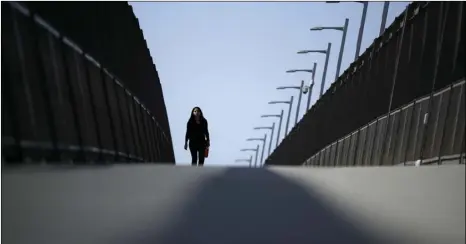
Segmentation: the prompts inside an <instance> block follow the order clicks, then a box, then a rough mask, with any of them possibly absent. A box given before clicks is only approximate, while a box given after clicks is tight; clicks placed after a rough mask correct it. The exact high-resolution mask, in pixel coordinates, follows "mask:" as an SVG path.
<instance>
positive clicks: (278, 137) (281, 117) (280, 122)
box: [275, 109, 283, 148]
mask: <svg viewBox="0 0 466 244" xmlns="http://www.w3.org/2000/svg"><path fill="white" fill-rule="evenodd" d="M282 120H283V109H282V112H281V114H280V120H279V122H278V131H277V144H276V145H275V148H277V147H278V142H279V141H280V130H281V128H282Z"/></svg>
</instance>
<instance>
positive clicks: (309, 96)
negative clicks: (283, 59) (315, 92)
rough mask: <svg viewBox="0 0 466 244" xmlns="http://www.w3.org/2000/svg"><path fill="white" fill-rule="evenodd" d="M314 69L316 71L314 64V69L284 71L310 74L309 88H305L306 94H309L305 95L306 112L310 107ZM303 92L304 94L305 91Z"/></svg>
mask: <svg viewBox="0 0 466 244" xmlns="http://www.w3.org/2000/svg"><path fill="white" fill-rule="evenodd" d="M316 69H317V63H316V62H314V67H313V68H312V69H292V70H288V71H286V73H296V72H309V73H312V78H311V83H310V84H309V86H306V88H307V92H309V94H308V95H307V106H306V111H308V110H309V108H310V106H311V96H312V88H313V87H314V77H315V75H316ZM303 92H305V90H304V91H303Z"/></svg>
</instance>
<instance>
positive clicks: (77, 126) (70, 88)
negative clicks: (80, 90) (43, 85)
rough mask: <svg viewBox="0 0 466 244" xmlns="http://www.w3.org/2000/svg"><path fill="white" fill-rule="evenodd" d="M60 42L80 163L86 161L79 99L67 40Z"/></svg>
mask: <svg viewBox="0 0 466 244" xmlns="http://www.w3.org/2000/svg"><path fill="white" fill-rule="evenodd" d="M59 41H60V47H61V50H60V52H61V56H62V62H63V72H64V76H65V81H66V83H67V85H68V99H69V102H70V104H71V111H72V113H73V119H74V121H73V124H74V127H75V130H76V134H77V135H76V136H77V137H78V145H79V153H78V158H77V160H78V161H81V160H84V158H85V156H84V150H83V138H82V132H81V125H80V119H79V118H78V109H77V99H76V96H75V93H74V91H73V85H72V82H71V77H70V71H69V69H68V65H67V61H66V54H65V49H66V47H65V42H64V41H65V40H64V38H63V36H60V37H59Z"/></svg>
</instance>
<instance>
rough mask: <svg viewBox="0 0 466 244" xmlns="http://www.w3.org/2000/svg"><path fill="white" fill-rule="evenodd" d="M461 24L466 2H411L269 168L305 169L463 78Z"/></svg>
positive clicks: (316, 107)
mask: <svg viewBox="0 0 466 244" xmlns="http://www.w3.org/2000/svg"><path fill="white" fill-rule="evenodd" d="M463 23H464V14H463V2H413V3H412V4H410V5H409V7H408V8H407V10H406V11H405V12H403V13H402V14H401V15H400V16H399V17H397V18H396V19H395V21H394V22H393V23H392V24H391V26H390V27H389V28H387V29H386V30H385V32H384V33H383V35H382V36H380V37H379V38H377V39H376V40H375V41H374V42H373V44H372V45H371V46H370V47H369V48H368V49H366V51H365V52H364V53H363V54H362V55H361V56H360V57H359V58H358V59H357V60H356V61H355V62H354V63H352V64H351V65H350V67H349V68H348V69H347V70H346V71H345V72H344V73H343V74H342V75H341V76H340V77H339V79H338V80H337V81H335V82H334V83H333V84H332V85H331V87H330V88H329V89H328V90H327V92H326V93H325V94H324V95H323V96H322V97H321V99H319V100H318V101H317V102H316V104H314V106H313V107H312V108H311V109H310V110H309V111H308V112H307V113H306V114H305V115H304V117H303V119H302V120H301V121H300V122H299V123H298V125H297V126H296V127H295V128H293V129H292V131H291V132H290V134H289V135H288V136H287V137H286V138H285V139H284V140H283V141H282V143H281V144H280V145H279V147H278V148H276V149H275V151H274V152H273V153H272V154H271V155H270V157H269V158H268V159H267V161H266V164H268V165H281V164H287V165H301V164H302V163H303V162H304V161H306V160H307V159H308V158H309V157H311V156H312V155H314V154H316V153H317V152H319V151H321V150H322V149H323V148H324V147H325V146H327V145H330V144H331V143H333V142H335V141H337V140H338V139H340V138H341V137H343V136H345V135H348V134H349V133H351V132H352V131H355V130H357V129H358V128H359V127H361V126H363V125H364V124H366V123H367V122H368V121H372V120H374V119H376V118H377V117H380V116H382V115H387V114H388V112H389V111H392V110H394V109H395V108H399V107H401V106H403V105H406V104H409V103H410V102H412V101H413V100H415V99H416V98H419V97H423V96H426V95H429V94H430V95H432V94H433V92H434V91H436V90H439V89H441V88H444V87H446V86H449V85H450V84H452V83H454V82H456V81H459V80H461V79H462V78H464V77H465V73H464V66H465V60H464V55H465V53H464V46H465V43H464V24H463ZM428 107H429V110H428V111H430V110H431V105H430V104H429V106H428Z"/></svg>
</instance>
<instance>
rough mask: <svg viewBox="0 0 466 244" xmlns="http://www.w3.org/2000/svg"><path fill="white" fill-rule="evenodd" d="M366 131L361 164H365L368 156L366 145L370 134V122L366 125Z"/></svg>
mask: <svg viewBox="0 0 466 244" xmlns="http://www.w3.org/2000/svg"><path fill="white" fill-rule="evenodd" d="M365 131H366V133H364V141H363V143H362V151H361V165H365V160H364V159H365V157H366V149H367V148H366V146H367V136H368V135H369V124H367V125H366V129H365Z"/></svg>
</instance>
